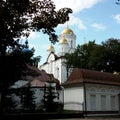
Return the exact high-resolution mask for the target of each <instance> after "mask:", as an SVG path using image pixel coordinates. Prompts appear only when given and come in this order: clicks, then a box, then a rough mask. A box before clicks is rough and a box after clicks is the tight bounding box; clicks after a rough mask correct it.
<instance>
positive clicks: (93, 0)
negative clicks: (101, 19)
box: [53, 0, 102, 30]
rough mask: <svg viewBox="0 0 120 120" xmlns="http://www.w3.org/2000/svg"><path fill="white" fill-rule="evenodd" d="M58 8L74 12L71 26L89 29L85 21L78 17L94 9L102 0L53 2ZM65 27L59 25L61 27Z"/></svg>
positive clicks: (56, 0) (58, 0) (62, 0)
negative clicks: (85, 10)
mask: <svg viewBox="0 0 120 120" xmlns="http://www.w3.org/2000/svg"><path fill="white" fill-rule="evenodd" d="M53 1H54V3H55V5H56V8H57V9H60V8H63V7H69V8H71V9H72V10H73V14H70V20H69V25H74V26H77V27H78V29H83V30H85V29H87V27H86V26H85V24H84V23H83V21H82V20H81V19H80V18H78V17H76V15H77V14H79V13H80V12H81V11H82V10H84V9H88V8H91V7H93V6H94V5H95V4H97V3H99V2H101V1H102V0H53ZM61 26H63V25H59V26H58V27H61Z"/></svg>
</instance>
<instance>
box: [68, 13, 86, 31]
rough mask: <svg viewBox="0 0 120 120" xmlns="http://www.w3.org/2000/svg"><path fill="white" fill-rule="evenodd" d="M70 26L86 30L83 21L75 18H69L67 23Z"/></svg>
mask: <svg viewBox="0 0 120 120" xmlns="http://www.w3.org/2000/svg"><path fill="white" fill-rule="evenodd" d="M69 23H70V25H76V26H78V28H79V29H84V30H85V29H86V26H85V25H84V23H83V21H82V20H81V19H79V18H77V17H74V16H72V15H71V16H70V21H69Z"/></svg>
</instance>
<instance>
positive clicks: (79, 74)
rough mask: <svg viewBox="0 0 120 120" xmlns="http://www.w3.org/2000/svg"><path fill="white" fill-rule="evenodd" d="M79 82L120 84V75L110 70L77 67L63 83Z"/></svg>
mask: <svg viewBox="0 0 120 120" xmlns="http://www.w3.org/2000/svg"><path fill="white" fill-rule="evenodd" d="M79 83H98V84H112V85H120V75H117V74H113V73H108V72H100V71H95V70H87V69H79V68H75V69H73V71H72V73H71V74H70V76H69V77H68V79H67V81H66V82H65V83H63V85H70V84H79Z"/></svg>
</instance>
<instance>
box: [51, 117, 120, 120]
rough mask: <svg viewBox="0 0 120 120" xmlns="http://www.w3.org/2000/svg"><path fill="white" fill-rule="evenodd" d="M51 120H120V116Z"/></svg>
mask: <svg viewBox="0 0 120 120" xmlns="http://www.w3.org/2000/svg"><path fill="white" fill-rule="evenodd" d="M51 120H120V116H117V117H114V116H111V117H109V116H108V117H85V118H65V119H51Z"/></svg>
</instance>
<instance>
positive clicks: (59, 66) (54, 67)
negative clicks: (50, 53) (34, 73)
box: [39, 58, 67, 83]
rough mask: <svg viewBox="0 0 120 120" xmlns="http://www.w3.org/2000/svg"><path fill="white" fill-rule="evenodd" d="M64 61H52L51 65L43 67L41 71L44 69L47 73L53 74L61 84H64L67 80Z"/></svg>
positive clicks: (62, 59)
mask: <svg viewBox="0 0 120 120" xmlns="http://www.w3.org/2000/svg"><path fill="white" fill-rule="evenodd" d="M64 61H65V59H64V58H61V59H58V60H55V61H54V62H53V61H51V62H50V63H49V64H44V65H42V66H41V67H40V68H39V69H41V70H42V69H43V70H45V71H46V72H47V73H49V74H53V75H54V77H55V78H56V79H58V80H59V81H60V83H63V82H65V80H66V79H67V71H66V67H65V66H64Z"/></svg>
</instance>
